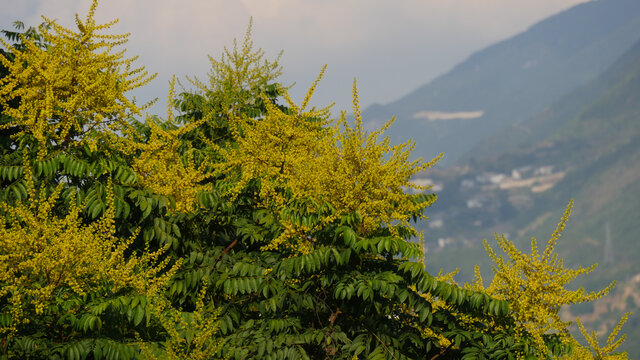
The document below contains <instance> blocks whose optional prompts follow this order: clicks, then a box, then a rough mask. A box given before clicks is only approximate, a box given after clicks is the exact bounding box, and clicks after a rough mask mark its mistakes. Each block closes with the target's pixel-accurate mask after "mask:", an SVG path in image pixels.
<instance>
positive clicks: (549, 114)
mask: <svg viewBox="0 0 640 360" xmlns="http://www.w3.org/2000/svg"><path fill="white" fill-rule="evenodd" d="M504 139H508V140H509V141H508V142H507V143H506V144H505V143H504V142H501V140H504ZM497 142H500V143H501V146H503V148H504V149H503V150H502V151H503V152H502V153H500V154H495V153H490V151H489V150H490V149H491V147H492V145H493V144H496V143H497ZM473 156H474V162H473V165H472V166H466V167H464V168H462V170H460V169H459V170H454V169H451V170H450V171H449V173H450V174H449V175H448V177H447V176H441V177H440V178H441V179H443V180H441V181H442V182H443V184H444V185H443V190H442V191H441V192H440V193H439V200H438V201H439V202H440V203H436V205H435V206H434V207H433V208H432V209H431V214H430V217H431V218H435V219H439V220H440V222H441V224H443V225H441V227H440V228H438V229H435V230H434V229H431V228H425V233H426V234H427V235H426V238H427V245H428V246H430V248H431V249H433V251H432V254H431V255H429V254H428V255H427V259H428V260H427V267H428V269H429V270H430V271H435V272H437V271H438V269H440V268H444V269H445V270H449V271H450V270H453V269H451V268H448V267H449V266H450V265H449V264H451V263H455V264H463V266H462V269H461V270H462V271H461V279H460V280H463V281H469V279H470V275H471V274H472V273H473V268H472V264H473V263H481V264H483V263H484V266H482V267H483V272H484V273H485V274H486V273H488V272H489V267H488V266H487V265H486V264H487V263H488V262H487V257H486V256H485V255H484V250H483V248H482V246H479V243H480V239H482V238H491V234H492V233H493V232H494V231H495V232H500V233H509V234H510V236H509V237H510V238H512V239H513V240H515V241H516V242H517V243H518V244H519V245H520V248H523V249H526V247H527V244H528V242H529V238H530V237H531V236H535V237H536V238H538V239H539V242H538V243H539V244H540V245H541V246H542V244H543V243H544V241H545V239H547V238H548V237H549V235H550V234H551V232H552V231H553V228H554V226H555V224H556V223H557V221H558V219H559V218H560V214H561V213H562V210H563V209H564V208H565V206H566V205H567V203H568V201H569V199H570V198H574V199H575V209H574V212H573V214H572V217H571V220H570V222H569V225H568V228H567V229H566V231H565V234H564V236H563V237H562V238H561V240H560V242H559V245H558V250H559V252H560V254H561V256H562V257H563V258H564V259H565V260H566V263H567V264H568V265H570V266H572V267H575V266H588V265H591V264H593V263H597V262H599V263H600V265H601V266H600V268H599V269H598V270H597V271H596V272H595V273H594V274H592V275H590V276H587V277H585V278H584V279H582V280H579V283H578V284H579V285H581V286H585V287H586V288H587V289H588V290H597V289H601V288H603V287H604V286H605V285H606V283H607V282H609V281H611V280H612V279H618V280H619V281H620V282H619V284H618V286H617V287H618V290H617V291H615V292H614V294H612V295H611V296H610V298H609V299H608V300H605V301H603V302H598V303H596V305H595V306H591V307H588V306H586V305H585V306H582V307H580V306H578V307H573V308H571V310H570V311H571V312H572V313H573V314H577V313H579V314H580V316H581V318H583V320H585V321H586V322H588V323H589V324H590V325H591V326H592V327H602V328H608V329H609V330H610V329H611V327H612V326H613V325H615V321H616V317H618V318H619V316H620V315H621V313H622V312H624V311H634V312H635V315H634V316H633V317H632V318H631V319H630V321H629V323H628V324H627V325H626V326H625V328H624V332H625V333H627V334H628V335H629V341H628V343H627V344H626V345H625V349H626V350H627V351H629V354H630V355H631V356H630V357H631V358H638V357H640V342H638V341H634V339H640V262H638V261H637V259H638V258H640V246H639V245H638V240H640V239H639V236H640V42H637V43H636V44H635V45H633V46H631V48H630V49H629V50H628V51H627V52H626V53H625V54H623V55H622V56H621V57H620V58H619V59H618V60H617V61H614V62H613V64H612V65H611V66H610V67H609V68H608V69H607V70H606V71H604V72H602V74H600V75H599V76H597V77H596V78H594V79H593V80H592V81H590V82H588V83H587V84H585V85H582V86H580V87H578V88H576V89H575V90H573V91H572V92H570V93H568V94H566V95H565V96H563V97H561V98H560V99H559V100H557V101H556V102H555V103H553V104H551V105H550V106H548V107H547V108H545V109H544V110H542V111H540V112H539V113H537V114H535V115H534V116H532V117H531V118H529V119H527V120H525V121H523V122H521V123H518V124H516V125H512V126H510V127H508V128H506V129H504V130H502V131H501V132H500V133H499V134H498V135H496V136H494V137H492V138H489V139H487V140H485V141H483V142H482V143H481V144H480V145H478V146H477V147H476V149H475V150H474V151H473ZM468 157H469V158H470V157H471V155H468ZM526 169H529V170H526ZM541 169H543V170H545V171H546V172H545V171H539V172H538V174H537V175H536V174H535V171H536V170H541ZM527 171H528V173H527ZM487 176H488V177H489V178H491V179H497V180H496V181H495V182H493V183H492V182H490V181H488V182H484V183H483V185H482V187H480V186H479V185H478V184H479V183H480V182H481V181H480V179H482V178H483V177H487ZM554 176H555V177H554ZM516 177H517V179H515V178H516ZM470 179H473V180H470ZM432 180H433V179H432ZM436 180H437V179H436ZM465 181H466V182H465ZM470 181H475V183H476V185H474V186H471V185H472V183H471V182H470ZM464 184H466V185H464ZM463 185H464V186H463ZM472 200H473V201H475V200H477V201H476V202H473V201H472ZM469 205H473V206H469ZM428 224H429V222H427V223H426V225H425V226H428ZM448 224H451V226H448ZM445 234H448V235H445ZM445 236H446V237H445ZM438 237H441V238H443V239H446V241H444V240H443V241H438V240H436V239H438ZM449 239H451V240H449ZM439 242H440V243H441V244H443V245H445V246H439V245H440V244H438V243H439ZM429 259H430V260H429ZM453 259H455V261H454V260H453Z"/></svg>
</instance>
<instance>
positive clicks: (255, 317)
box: [0, 2, 568, 359]
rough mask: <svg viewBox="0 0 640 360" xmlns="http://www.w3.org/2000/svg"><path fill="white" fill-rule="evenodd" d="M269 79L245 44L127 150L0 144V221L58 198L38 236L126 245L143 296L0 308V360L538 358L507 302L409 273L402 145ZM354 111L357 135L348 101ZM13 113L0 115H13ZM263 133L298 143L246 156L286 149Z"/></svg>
mask: <svg viewBox="0 0 640 360" xmlns="http://www.w3.org/2000/svg"><path fill="white" fill-rule="evenodd" d="M95 4H96V2H94V6H93V7H92V9H94V8H95ZM92 11H93V10H92ZM91 15H92V13H91ZM89 18H90V17H89ZM88 23H90V24H92V26H94V25H95V24H93V23H91V22H90V21H88ZM78 25H79V27H82V26H83V25H82V22H78ZM81 30H82V29H81ZM23 39H25V40H23V41H28V40H27V38H24V37H23ZM10 50H11V49H10ZM43 51H47V50H46V49H45V50H43ZM5 59H8V58H7V57H5ZM7 61H9V60H7ZM27 66H28V65H27ZM12 69H13V68H12ZM94 70H96V69H94ZM97 70H99V71H94V72H92V73H93V74H101V73H102V72H101V71H103V70H104V69H97ZM278 74H279V66H278V65H277V61H276V62H263V60H262V52H261V51H254V50H253V49H252V46H251V41H250V37H249V32H248V33H247V37H246V38H245V41H244V43H243V44H242V45H241V46H240V47H239V48H238V46H237V45H236V46H234V49H233V50H225V55H224V56H223V58H222V59H221V60H219V61H218V60H212V74H211V75H210V82H209V84H208V85H207V84H205V83H202V82H198V81H194V83H195V84H196V85H197V90H196V91H194V92H184V93H182V94H179V95H178V96H177V97H176V96H174V95H173V89H171V90H170V95H169V99H170V104H172V106H174V109H170V111H169V113H168V116H167V119H160V118H158V117H150V118H148V119H147V121H145V122H141V121H138V120H136V119H129V120H128V123H127V126H126V127H125V128H126V129H128V130H127V131H125V132H123V133H114V132H111V131H110V130H109V129H108V128H100V127H99V128H94V129H84V130H83V131H79V133H77V134H74V135H76V136H75V137H74V138H73V139H69V140H70V141H75V142H73V143H72V144H71V145H70V146H58V145H59V144H57V143H56V142H55V141H49V140H48V139H47V138H46V136H45V135H46V132H44V133H43V132H40V133H38V138H37V139H36V138H34V136H33V135H30V133H29V131H28V129H27V130H24V129H21V131H20V132H13V133H11V134H10V133H7V132H3V133H2V141H3V144H6V146H4V147H3V153H2V157H1V158H0V201H1V202H2V203H3V204H6V206H19V205H21V204H26V203H27V202H29V201H33V199H34V195H33V193H34V191H35V190H34V189H40V190H39V191H40V192H43V193H53V192H54V190H55V189H59V190H58V191H59V194H60V196H59V197H54V198H52V199H50V202H51V206H50V208H51V209H52V210H51V213H52V214H53V217H54V218H55V217H59V218H63V217H64V216H65V214H67V213H68V212H69V211H75V213H77V219H76V218H74V221H73V224H72V225H74V226H77V227H79V228H82V227H87V228H91V226H95V224H100V221H102V220H101V219H105V218H108V219H110V220H109V224H110V225H109V233H108V235H105V236H104V237H103V240H104V241H105V243H106V241H107V240H111V239H115V238H117V239H128V238H130V239H132V240H131V241H130V242H129V243H127V245H128V246H127V247H126V249H125V248H118V247H117V246H116V249H115V250H121V251H122V253H123V254H124V255H123V256H124V257H125V258H126V259H127V260H128V261H131V260H132V259H136V258H137V257H143V258H145V259H148V260H149V261H147V262H146V263H145V262H141V263H140V264H139V265H136V266H135V267H133V270H135V271H137V273H136V274H142V275H144V276H140V278H141V279H142V280H140V279H137V278H136V277H135V276H132V277H131V278H127V279H125V280H128V281H130V282H129V283H127V282H126V281H124V280H123V281H122V282H123V283H125V284H129V286H122V287H120V288H117V289H114V288H113V287H111V286H109V279H107V280H106V281H105V283H100V284H97V285H95V286H93V287H91V288H90V290H88V291H78V289H77V288H74V287H73V286H66V287H65V286H58V284H57V283H56V282H55V281H51V279H37V281H36V282H42V283H44V284H46V286H50V287H51V288H52V289H53V290H52V294H53V296H52V299H53V300H52V301H50V302H47V303H46V304H45V307H44V310H42V311H40V310H33V311H32V310H31V309H30V308H26V310H25V311H24V312H23V313H20V314H18V313H17V312H16V311H14V310H12V309H16V308H18V307H16V306H14V305H15V304H14V303H15V302H16V301H15V296H13V295H12V294H9V293H8V292H5V293H0V294H4V295H3V296H2V297H0V325H2V327H4V328H7V329H10V330H11V331H7V332H6V333H3V334H2V336H3V339H2V349H1V350H2V356H3V358H59V359H85V358H95V359H103V358H105V359H132V358H141V357H144V358H172V359H178V358H202V359H205V358H217V357H221V358H227V359H246V358H260V359H261V358H264V359H327V358H331V359H354V358H367V359H435V358H439V359H460V358H463V359H515V358H517V357H534V356H536V350H535V348H534V346H533V339H532V337H531V336H530V335H529V334H527V333H526V332H525V333H522V332H518V331H517V330H518V328H517V327H516V322H515V319H514V317H513V316H512V315H511V312H510V304H509V303H508V302H507V301H505V300H500V299H496V298H493V297H491V296H489V295H488V294H487V293H486V292H482V291H474V290H470V289H465V288H462V287H459V286H457V285H455V284H454V283H453V282H452V281H450V279H448V278H446V277H440V276H436V277H434V276H432V275H431V274H429V273H428V272H426V271H425V270H424V265H423V263H422V262H420V258H421V257H422V254H423V248H422V245H421V244H420V243H419V242H413V241H411V239H412V237H413V236H414V235H415V230H414V229H413V227H412V226H411V224H410V220H411V219H413V220H414V221H415V220H416V219H418V218H420V217H422V215H423V211H424V210H425V208H426V207H428V206H429V205H430V204H431V203H433V201H435V195H434V194H430V193H426V192H423V193H420V194H416V195H408V194H406V193H404V192H403V187H405V186H409V184H408V181H409V178H410V177H411V175H413V174H414V173H415V172H417V171H419V170H422V169H424V168H426V167H428V166H430V164H431V163H422V162H410V161H409V160H408V158H409V152H410V150H411V144H410V143H408V144H401V145H398V146H391V145H389V140H388V139H387V138H384V139H379V136H380V135H382V132H383V131H384V129H385V128H386V126H385V127H384V128H383V129H382V130H379V131H376V132H374V133H372V134H365V133H364V131H363V129H362V119H361V118H360V119H358V120H357V121H356V124H355V125H354V126H351V125H349V124H347V123H346V120H345V117H344V116H343V117H342V120H340V121H338V122H337V124H338V125H337V126H335V127H333V126H330V125H329V122H328V121H326V122H325V121H321V120H327V119H326V118H328V111H326V110H320V111H318V110H315V109H311V110H308V111H306V110H305V107H306V104H307V103H308V101H309V97H310V96H311V94H312V93H313V89H314V88H315V84H314V85H313V86H312V88H311V90H310V91H309V95H308V97H307V98H306V99H305V100H304V101H303V104H302V106H297V105H296V104H294V103H293V102H292V101H290V99H289V97H288V94H287V93H286V90H285V89H284V88H283V87H282V86H281V85H279V84H278V83H276V82H275V79H276V77H277V75H278ZM5 76H8V75H5ZM96 76H97V75H96ZM21 86H24V87H29V86H30V84H29V83H28V82H26V83H24V84H22V85H21ZM25 93H26V92H25ZM354 93H355V94H356V96H354V107H355V112H356V113H357V115H356V116H357V117H359V110H358V104H357V92H356V89H355V86H354ZM13 95H14V94H11V95H10V96H7V98H10V100H11V101H5V102H3V103H2V104H4V108H3V109H2V110H3V114H4V115H3V116H7V117H11V116H12V115H14V114H16V111H18V110H19V109H20V108H21V106H22V105H23V103H22V102H23V99H22V98H20V97H16V96H13ZM121 95H122V94H116V95H114V96H116V98H118V99H121V98H122V97H121ZM281 97H282V98H284V99H285V100H286V105H282V104H280V103H279V101H280V100H281ZM123 102H124V103H127V102H126V101H123ZM94 105H95V106H98V105H99V104H94ZM90 106H91V104H90V105H89V107H87V106H85V107H83V108H82V114H83V115H86V116H89V115H91V114H89V115H87V111H89V110H88V109H90ZM173 110H175V111H177V115H174V114H173ZM323 116H324V117H323ZM14 120H15V119H14ZM54 120H56V119H54ZM54 120H52V124H51V125H52V126H53V128H55V126H54V125H56V124H54V123H55V121H54ZM63 120H64V119H57V120H56V121H63ZM119 121H123V119H119ZM278 121H284V122H285V123H286V124H290V123H292V124H297V125H299V126H297V127H295V129H293V130H295V131H293V130H291V129H286V128H285V129H284V130H291V132H290V133H287V132H286V131H284V132H283V133H282V134H285V135H287V136H290V137H291V139H290V140H292V141H291V144H298V145H296V146H292V148H288V149H287V148H286V147H285V146H283V147H282V149H278V146H277V145H278V143H279V142H277V141H276V142H273V141H263V142H260V141H257V140H256V139H257V137H256V131H254V130H255V129H265V131H267V133H265V136H270V135H272V136H274V134H276V135H279V136H280V135H282V134H280V133H276V130H277V131H280V130H282V127H281V126H279V125H281V124H280V123H278ZM6 123H7V124H14V125H12V126H9V127H6V128H3V129H5V130H10V129H12V127H15V122H14V121H13V120H11V119H10V121H8V122H6ZM387 126H388V125H387ZM342 128H344V131H342V130H341V129H342ZM273 129H276V130H274V131H273V132H268V131H271V130H273ZM23 130H24V131H23ZM76 130H77V129H76ZM85 130H86V131H85ZM16 134H20V135H19V136H14V135H16ZM282 136H284V135H282ZM54 138H55V137H54ZM294 138H295V139H294ZM296 139H297V140H300V139H304V141H302V142H300V141H299V142H298V143H296V142H295V141H293V140H296ZM314 139H317V140H318V143H317V144H316V143H312V141H313V140H314ZM304 142H307V144H302V145H301V143H304ZM280 143H283V142H280ZM265 144H266V145H265ZM274 144H275V146H274ZM303 145H304V146H303ZM251 146H253V147H251ZM260 146H263V147H260ZM267 146H269V147H268V148H267ZM265 150H268V151H269V154H270V155H272V156H273V157H274V158H278V159H280V158H279V156H280V157H281V158H282V159H284V160H283V162H282V163H281V164H277V165H278V166H279V169H280V171H272V170H273V167H272V166H271V164H267V166H266V167H264V168H260V167H259V166H258V165H256V166H255V167H254V168H248V165H249V164H256V163H259V161H255V160H256V159H259V156H258V155H264V152H265ZM260 151H262V153H260ZM234 154H235V155H238V156H240V155H241V156H242V158H240V157H233V156H232V155H234ZM292 154H293V155H292ZM386 155H389V158H388V159H387V158H386V157H385V156H386ZM156 157H157V158H160V159H161V160H162V161H161V162H158V163H154V162H153V161H154V160H153V159H154V158H156ZM300 159H303V160H305V159H306V160H308V161H306V162H305V161H299V160H300ZM239 160H242V161H239ZM229 164H231V166H230V165H229ZM305 164H308V167H305ZM289 165H291V166H289ZM320 165H321V166H320ZM270 166H271V167H270ZM313 166H315V167H313ZM221 169H223V171H221ZM276 169H277V168H276ZM285 169H286V170H287V171H289V170H290V171H289V172H288V173H286V176H285V175H283V174H285V172H286V171H285ZM320 170H327V171H328V174H329V175H330V176H327V173H323V174H321V171H320ZM329 170H331V171H333V172H331V171H329ZM247 174H249V176H248V175H247ZM378 176H379V177H380V178H377V177H378ZM182 181H184V182H182ZM29 184H34V185H33V186H32V187H30V186H29ZM185 184H186V185H185ZM327 184H329V185H327ZM306 185H309V186H306ZM356 185H357V186H356ZM354 188H357V190H358V191H359V192H355V191H353V189H354ZM32 190H34V191H32ZM354 194H355V195H354ZM342 195H344V197H341V196H342ZM74 209H75V210H74ZM4 215H5V214H3V216H4ZM5 218H6V219H10V218H11V217H10V216H8V215H6V216H5ZM16 224H17V223H15V222H13V223H12V222H8V225H7V228H8V229H10V230H11V229H13V230H16V229H18V228H19V226H17V225H16ZM71 227H73V226H71ZM35 242H36V243H38V244H40V243H39V242H38V241H35ZM43 244H46V242H43ZM115 250H114V251H115ZM7 255H9V254H6V253H0V259H2V261H5V260H4V259H5V257H6V256H7ZM147 263H148V264H147ZM145 264H146V265H145ZM115 270H117V269H114V271H115ZM150 274H151V275H150ZM19 275H20V276H23V277H25V278H27V279H28V278H29V276H32V275H33V274H30V273H28V272H24V273H22V274H19ZM143 280H144V281H143ZM141 284H142V285H141ZM2 285H3V286H4V285H5V284H2ZM134 285H135V286H134ZM18 315H20V316H18ZM18 318H20V319H26V321H20V322H18V321H17V319H18ZM544 341H545V344H546V345H547V346H548V348H549V349H550V350H551V351H552V353H554V354H562V353H566V352H567V351H568V349H567V348H566V347H563V344H562V343H561V341H560V340H559V339H558V338H557V337H556V336H553V335H549V336H545V337H544Z"/></svg>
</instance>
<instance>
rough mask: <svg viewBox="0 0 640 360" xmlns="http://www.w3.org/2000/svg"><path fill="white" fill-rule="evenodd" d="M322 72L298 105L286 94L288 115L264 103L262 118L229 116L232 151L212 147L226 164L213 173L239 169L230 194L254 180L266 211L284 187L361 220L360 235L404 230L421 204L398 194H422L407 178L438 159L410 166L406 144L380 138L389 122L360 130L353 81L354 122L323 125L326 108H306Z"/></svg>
mask: <svg viewBox="0 0 640 360" xmlns="http://www.w3.org/2000/svg"><path fill="white" fill-rule="evenodd" d="M324 70H325V68H324V67H323V69H322V71H321V72H320V75H319V76H318V78H317V79H316V81H315V82H314V84H313V85H312V86H311V88H310V89H309V91H308V92H307V95H306V97H305V99H304V100H303V102H302V104H301V106H298V105H296V104H295V103H294V102H293V101H292V100H291V99H290V97H289V95H288V93H286V92H285V95H284V98H285V100H286V101H287V106H288V108H289V110H288V111H283V110H282V109H281V108H279V107H277V106H275V105H274V104H272V103H271V102H270V101H269V100H268V99H266V98H264V101H265V103H266V108H267V114H266V116H265V117H264V118H263V119H257V120H256V119H252V118H248V117H235V118H234V122H235V126H236V131H235V132H236V141H237V142H238V146H237V147H232V148H224V149H223V148H219V149H218V151H219V153H220V154H221V155H222V157H223V158H224V159H225V161H223V162H222V163H220V164H218V172H219V173H229V172H230V171H233V170H239V172H240V174H241V179H240V181H239V182H238V184H237V186H236V187H235V188H234V189H233V192H235V193H238V192H240V191H241V190H242V189H243V188H244V187H245V186H246V184H248V183H249V181H251V180H252V179H256V178H257V179H260V182H261V190H260V193H259V197H260V199H261V200H262V201H263V202H264V205H265V206H267V207H275V208H280V207H282V206H283V205H284V204H285V203H286V202H287V198H286V197H285V195H284V194H283V193H282V191H281V189H284V188H288V189H290V190H291V192H292V194H293V196H294V198H296V199H312V200H313V201H315V202H316V203H318V204H319V203H322V202H325V201H326V202H329V203H330V204H331V205H332V206H333V208H334V209H335V210H336V214H335V216H337V217H340V216H343V215H346V214H349V213H353V212H358V213H359V214H361V216H362V226H361V228H360V229H358V230H359V232H360V233H361V234H363V235H364V234H366V233H367V232H369V231H371V230H373V229H375V228H376V227H378V226H381V225H382V226H388V227H389V228H391V230H392V231H393V230H394V229H395V227H396V226H398V225H403V226H409V220H410V219H411V216H412V214H414V213H417V212H418V211H419V210H420V209H422V208H424V207H425V206H426V205H428V203H416V202H414V201H413V200H412V198H411V196H410V195H408V194H407V193H405V191H404V190H405V189H407V188H414V189H418V190H427V188H426V187H421V186H417V185H414V184H412V183H411V182H410V181H409V180H410V178H411V177H412V176H413V175H414V174H415V173H417V172H420V171H422V170H424V169H426V168H428V167H431V166H432V165H433V164H435V162H436V161H437V160H438V158H436V159H434V160H432V161H430V162H427V163H423V162H422V161H420V160H418V161H409V155H410V152H411V150H412V148H413V144H412V143H410V142H408V143H404V144H400V145H396V146H391V145H390V144H389V139H388V138H387V137H385V138H384V139H382V140H381V141H380V140H379V137H380V136H381V135H382V133H383V132H384V131H385V130H386V129H387V128H388V127H389V126H390V125H391V123H392V122H393V120H392V121H389V122H388V123H387V124H385V125H384V126H383V127H382V128H381V129H379V130H377V131H373V132H371V133H370V134H367V133H365V131H364V129H363V123H362V116H361V113H360V106H359V101H358V93H357V87H356V83H355V81H354V85H353V104H354V117H355V119H354V124H353V125H350V124H349V122H348V121H347V117H346V114H345V113H344V112H343V113H342V115H341V117H340V119H339V120H338V121H332V120H330V119H329V117H330V113H329V107H327V108H322V109H316V108H315V107H314V108H311V109H310V110H307V109H306V106H307V105H308V102H309V100H310V98H311V96H312V95H313V92H314V90H315V88H316V86H317V83H318V82H319V81H320V79H321V77H322V75H323V73H324ZM310 210H311V211H312V212H313V211H314V210H313V209H310ZM323 220H324V221H327V220H328V219H323ZM274 246H275V245H274ZM272 247H273V246H272Z"/></svg>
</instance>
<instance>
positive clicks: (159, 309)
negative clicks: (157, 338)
mask: <svg viewBox="0 0 640 360" xmlns="http://www.w3.org/2000/svg"><path fill="white" fill-rule="evenodd" d="M206 285H207V283H206V281H205V283H204V284H203V286H202V288H201V290H200V292H199V293H198V298H197V300H196V309H195V311H193V312H183V311H180V310H179V309H176V308H175V307H172V306H171V304H170V302H169V301H168V300H167V299H166V298H163V297H156V298H155V299H154V300H155V306H154V308H153V312H154V316H155V318H156V319H158V321H159V322H160V325H161V326H162V327H163V328H164V329H165V331H166V332H167V334H168V335H169V336H168V339H167V340H166V341H165V342H164V344H163V346H162V348H159V347H152V346H150V345H149V344H147V343H144V342H140V344H139V345H140V348H141V350H142V356H143V358H144V359H148V360H155V359H158V360H159V359H162V360H182V359H184V360H187V359H188V360H208V359H212V358H215V355H216V354H217V353H218V352H219V351H220V349H221V348H222V346H223V344H224V343H223V339H221V338H220V337H218V336H216V335H218V332H219V322H218V315H219V314H220V309H219V308H218V309H213V304H212V303H210V302H207V301H206V300H207V299H206V295H207V294H206V289H207V286H206Z"/></svg>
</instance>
